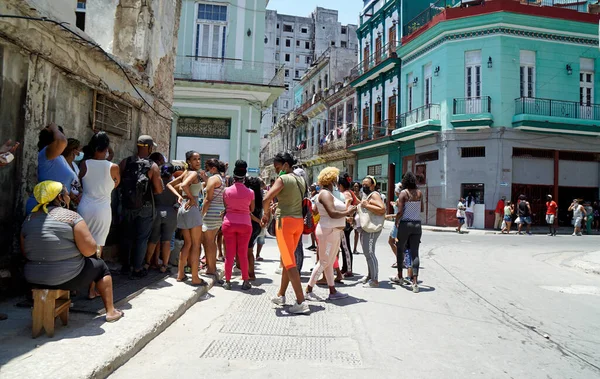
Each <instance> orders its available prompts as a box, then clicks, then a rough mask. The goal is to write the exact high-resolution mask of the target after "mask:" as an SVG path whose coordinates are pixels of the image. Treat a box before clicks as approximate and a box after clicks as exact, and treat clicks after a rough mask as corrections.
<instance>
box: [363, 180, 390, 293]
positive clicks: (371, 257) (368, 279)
mask: <svg viewBox="0 0 600 379" xmlns="http://www.w3.org/2000/svg"><path fill="white" fill-rule="evenodd" d="M376 184H377V181H376V180H375V178H374V177H372V176H370V175H368V176H367V177H365V179H364V180H363V182H362V191H363V193H364V194H365V196H366V197H365V198H364V199H363V200H362V201H361V202H360V206H361V207H362V208H363V209H366V210H367V212H368V213H369V215H370V216H371V217H373V216H384V215H385V203H384V202H383V199H382V198H381V195H380V194H379V192H377V191H375V185H376ZM379 235H381V230H380V231H378V232H371V233H369V232H367V231H365V230H364V229H363V230H362V232H361V234H360V244H361V246H362V249H363V253H364V254H365V258H366V259H367V267H368V269H369V273H368V275H367V276H365V277H364V278H363V280H362V282H363V287H366V288H376V287H379V262H378V261H377V256H376V255H375V246H376V244H377V239H378V238H379Z"/></svg>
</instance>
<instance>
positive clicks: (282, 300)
mask: <svg viewBox="0 0 600 379" xmlns="http://www.w3.org/2000/svg"><path fill="white" fill-rule="evenodd" d="M271 302H272V303H273V304H276V305H285V296H275V297H274V298H272V299H271Z"/></svg>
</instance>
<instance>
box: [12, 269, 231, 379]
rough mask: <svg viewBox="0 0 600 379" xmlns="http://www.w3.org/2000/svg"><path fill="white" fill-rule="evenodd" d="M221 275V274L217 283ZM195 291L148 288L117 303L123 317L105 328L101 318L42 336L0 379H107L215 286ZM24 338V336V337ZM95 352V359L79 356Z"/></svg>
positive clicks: (178, 286) (171, 281)
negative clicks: (123, 311)
mask: <svg viewBox="0 0 600 379" xmlns="http://www.w3.org/2000/svg"><path fill="white" fill-rule="evenodd" d="M221 276H222V271H219V279H220V278H221ZM203 279H204V280H205V281H206V282H207V283H208V285H207V286H205V287H200V288H195V287H192V286H189V285H188V284H184V283H178V282H176V280H175V278H174V277H169V278H167V279H166V280H163V281H159V282H157V283H155V284H154V285H152V286H149V287H147V288H146V289H145V290H144V291H143V292H141V293H140V294H139V295H138V296H137V297H135V298H133V299H131V300H129V302H127V304H123V303H122V302H120V303H121V307H123V308H121V309H124V310H125V317H124V318H123V319H122V320H119V321H118V322H115V323H107V322H105V320H104V317H103V316H100V317H97V318H94V319H93V320H91V321H88V322H86V323H85V324H83V325H77V324H76V323H75V324H74V326H71V325H69V326H66V327H62V326H58V323H57V327H56V334H55V336H54V337H53V338H51V339H48V337H46V336H45V335H42V336H40V337H38V338H37V339H36V340H32V339H31V336H30V335H29V336H27V339H25V338H23V341H24V343H25V344H26V345H29V347H28V348H27V352H26V353H22V354H20V355H18V356H14V357H11V358H10V359H9V360H8V361H7V362H6V363H5V364H3V365H2V375H1V376H2V378H3V379H4V378H7V379H8V378H15V379H22V378H28V379H29V378H31V379H36V378H48V377H61V378H63V379H67V378H77V379H79V378H86V379H87V378H91V379H96V378H106V377H107V376H109V375H110V374H112V373H113V372H114V371H115V370H117V369H118V368H119V367H120V366H122V365H123V364H125V363H126V362H127V361H128V360H129V359H130V358H132V357H133V356H135V355H136V354H137V353H138V352H140V350H142V349H143V348H144V347H145V346H146V345H147V344H148V343H149V342H150V341H151V340H152V339H154V338H155V337H157V336H158V335H159V334H160V333H162V332H163V331H164V330H165V329H167V328H168V327H169V326H170V325H171V324H173V322H175V321H176V320H177V319H178V318H179V317H181V316H182V315H183V314H184V313H185V312H186V311H187V310H188V309H189V308H191V307H192V306H193V305H194V304H196V303H197V302H198V301H200V300H202V297H204V296H206V295H207V294H208V291H209V290H210V289H211V288H212V287H213V286H214V285H215V282H214V280H212V279H211V278H207V277H203ZM23 337H25V336H23ZM89 349H93V350H94V352H93V354H84V353H82V351H86V350H89Z"/></svg>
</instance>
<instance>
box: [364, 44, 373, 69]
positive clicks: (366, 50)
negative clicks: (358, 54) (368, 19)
mask: <svg viewBox="0 0 600 379" xmlns="http://www.w3.org/2000/svg"><path fill="white" fill-rule="evenodd" d="M370 53H371V52H370V49H369V45H367V46H365V48H364V50H363V73H365V72H367V71H369V55H370Z"/></svg>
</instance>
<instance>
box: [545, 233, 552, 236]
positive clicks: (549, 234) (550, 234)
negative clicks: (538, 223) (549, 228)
mask: <svg viewBox="0 0 600 379" xmlns="http://www.w3.org/2000/svg"><path fill="white" fill-rule="evenodd" d="M546 235H547V236H548V237H552V236H553V235H554V234H552V233H548V234H546Z"/></svg>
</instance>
